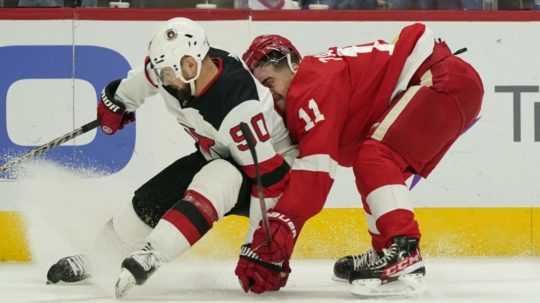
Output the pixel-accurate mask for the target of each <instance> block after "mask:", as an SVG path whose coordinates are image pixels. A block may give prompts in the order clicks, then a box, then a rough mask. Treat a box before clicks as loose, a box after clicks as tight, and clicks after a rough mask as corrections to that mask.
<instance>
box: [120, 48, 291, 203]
mask: <svg viewBox="0 0 540 303" xmlns="http://www.w3.org/2000/svg"><path fill="white" fill-rule="evenodd" d="M208 55H209V56H210V58H212V60H213V61H214V63H215V64H216V65H217V66H218V70H219V72H218V75H217V76H216V78H215V79H214V80H213V81H212V82H211V83H210V84H209V85H208V87H207V88H206V89H205V90H204V91H203V92H202V93H201V94H200V95H199V96H197V97H195V98H194V99H193V100H190V101H188V102H186V101H185V100H184V101H180V100H178V99H177V98H176V97H174V96H173V95H171V94H170V93H169V92H168V91H167V90H166V89H165V88H164V87H162V86H159V85H156V84H155V83H157V81H155V78H154V77H155V76H154V74H153V73H152V71H151V69H150V66H149V65H150V64H149V63H148V62H147V64H146V66H145V67H144V68H141V69H138V70H132V71H130V72H129V74H128V77H127V78H126V79H123V80H122V82H121V83H120V85H119V87H118V90H117V91H116V98H117V99H118V100H120V101H122V102H123V103H124V104H125V106H126V110H127V111H135V110H137V109H138V108H139V107H140V106H141V105H142V104H143V103H144V101H145V98H146V97H149V96H152V95H155V94H158V93H159V94H160V95H161V97H162V98H163V100H164V101H165V105H166V107H167V109H168V111H169V112H170V113H171V114H173V115H174V116H175V117H176V120H177V121H178V124H179V125H181V126H182V127H183V128H184V130H185V131H187V132H188V134H189V135H191V136H192V137H193V139H194V140H195V143H196V146H197V148H198V149H199V150H200V152H201V153H202V154H203V155H204V157H205V158H206V159H207V160H209V161H210V160H213V159H217V158H222V159H228V160H232V162H233V163H235V164H237V165H238V166H239V167H240V168H241V169H242V170H243V171H244V173H246V175H247V176H248V177H250V178H254V177H255V169H254V165H253V159H252V156H251V154H250V151H249V149H248V147H247V144H246V143H247V142H246V139H245V138H244V136H243V134H242V132H241V131H240V126H239V125H240V123H242V122H244V123H246V124H247V125H249V127H250V129H251V132H252V133H253V135H254V137H255V140H256V141H257V143H256V151H257V156H258V161H259V165H260V171H261V176H262V181H263V182H262V183H263V187H264V188H265V195H266V196H267V197H276V196H278V195H279V194H281V191H282V189H283V186H284V183H285V179H286V177H287V175H288V171H289V167H290V165H291V162H292V160H293V159H294V158H295V157H296V148H295V146H293V145H292V143H291V140H290V138H289V133H288V131H287V128H286V127H285V124H284V122H283V119H282V117H281V116H280V115H279V114H278V113H277V112H276V111H275V109H274V101H273V99H272V95H271V93H270V91H269V90H268V89H267V88H266V87H264V86H262V85H261V84H260V83H259V82H258V81H257V80H255V78H254V77H253V76H252V75H251V73H249V71H248V70H247V69H246V68H245V66H244V64H243V63H242V62H241V61H240V60H239V59H238V58H237V57H235V56H232V55H231V54H229V53H227V52H225V51H222V50H219V49H215V48H211V49H210V51H209V53H208ZM284 158H285V159H286V161H284Z"/></svg>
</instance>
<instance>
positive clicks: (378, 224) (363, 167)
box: [334, 140, 420, 281]
mask: <svg viewBox="0 0 540 303" xmlns="http://www.w3.org/2000/svg"><path fill="white" fill-rule="evenodd" d="M406 168H407V163H406V162H405V161H404V160H403V158H401V157H400V156H399V155H398V154H397V153H395V152H394V151H393V150H391V149H390V148H388V147H387V146H386V145H384V144H382V143H381V142H378V141H375V140H367V141H365V142H364V143H363V144H362V145H361V147H360V149H359V152H358V158H357V160H356V162H355V165H354V173H355V176H356V185H357V188H358V190H359V192H360V194H361V196H362V202H363V206H364V210H365V215H366V219H367V222H368V230H369V233H370V234H371V236H372V247H373V249H372V250H370V251H369V252H368V253H367V254H363V255H358V256H346V257H343V258H341V259H340V260H338V261H337V262H336V264H335V266H334V274H335V278H336V279H338V280H344V281H348V280H349V279H350V274H351V272H353V271H355V270H358V269H359V268H360V267H361V266H360V265H361V264H363V263H365V262H366V261H371V260H375V259H376V258H375V257H376V256H378V255H379V254H380V253H381V252H382V251H383V250H385V249H387V248H389V247H390V246H391V245H393V240H394V238H397V237H403V238H404V239H410V241H409V240H407V241H408V242H411V243H412V242H416V243H417V242H418V239H419V238H420V231H419V229H418V224H417V222H416V220H415V217H414V212H413V207H412V203H411V201H410V199H409V197H408V195H409V193H408V189H407V187H406V186H405V180H406V178H407V176H408V175H409V174H408V173H407V171H406ZM400 241H401V240H400ZM361 259H363V260H361Z"/></svg>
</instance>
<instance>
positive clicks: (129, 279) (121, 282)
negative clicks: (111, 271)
mask: <svg viewBox="0 0 540 303" xmlns="http://www.w3.org/2000/svg"><path fill="white" fill-rule="evenodd" d="M135 284H136V281H135V277H133V275H132V274H131V273H130V272H129V271H128V270H127V269H125V268H122V271H121V272H120V275H119V276H118V280H116V283H115V284H114V296H115V297H116V298H117V299H120V298H122V297H124V296H125V295H126V293H127V291H128V290H130V289H131V288H132V287H133V286H135Z"/></svg>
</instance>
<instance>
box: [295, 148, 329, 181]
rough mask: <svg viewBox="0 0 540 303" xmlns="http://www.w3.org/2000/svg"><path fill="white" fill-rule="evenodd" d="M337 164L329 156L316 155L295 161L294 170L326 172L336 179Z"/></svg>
mask: <svg viewBox="0 0 540 303" xmlns="http://www.w3.org/2000/svg"><path fill="white" fill-rule="evenodd" d="M336 169H337V162H336V161H335V160H334V159H332V158H330V156H329V155H324V154H316V155H310V156H305V157H302V158H298V159H296V160H294V164H293V167H292V170H293V171H294V170H305V171H312V172H324V173H328V174H329V175H330V178H332V179H334V178H335V176H336Z"/></svg>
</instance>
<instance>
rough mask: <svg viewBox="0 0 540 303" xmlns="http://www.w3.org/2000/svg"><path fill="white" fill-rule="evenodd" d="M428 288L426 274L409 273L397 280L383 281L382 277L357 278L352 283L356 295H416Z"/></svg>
mask: <svg viewBox="0 0 540 303" xmlns="http://www.w3.org/2000/svg"><path fill="white" fill-rule="evenodd" d="M425 290H426V288H425V284H424V276H423V275H421V274H407V275H403V276H401V277H399V278H398V279H397V280H395V281H392V282H388V283H384V284H383V283H381V280H380V279H367V280H355V281H352V283H351V293H352V294H353V295H355V296H359V297H364V298H370V297H396V296H399V297H415V296H419V295H421V294H422V293H424V292H425Z"/></svg>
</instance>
